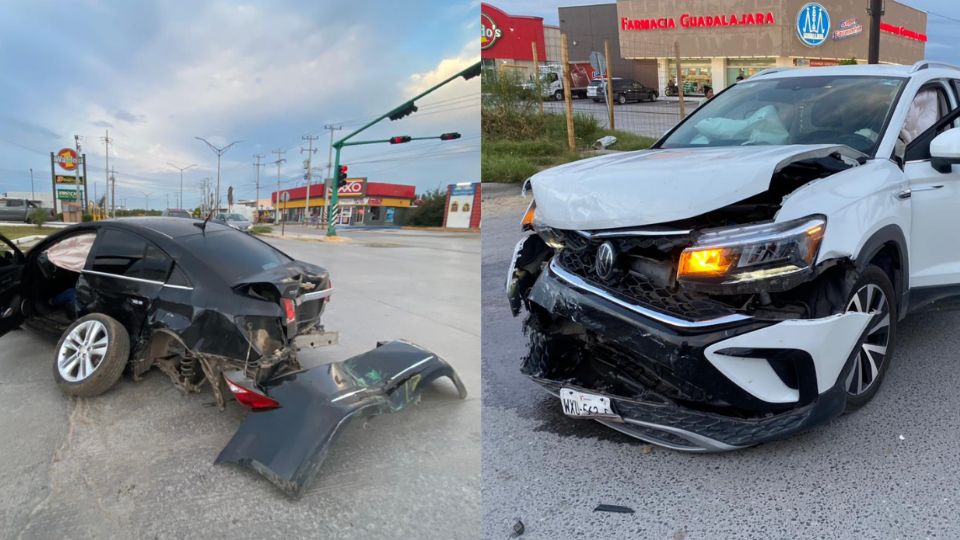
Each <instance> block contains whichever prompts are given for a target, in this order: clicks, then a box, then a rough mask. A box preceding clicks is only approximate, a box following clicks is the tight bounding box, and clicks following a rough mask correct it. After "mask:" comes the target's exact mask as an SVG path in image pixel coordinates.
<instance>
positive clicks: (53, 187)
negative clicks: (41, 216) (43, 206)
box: [50, 152, 57, 216]
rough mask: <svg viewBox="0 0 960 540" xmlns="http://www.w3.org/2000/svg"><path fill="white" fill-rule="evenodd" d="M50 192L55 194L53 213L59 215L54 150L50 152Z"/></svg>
mask: <svg viewBox="0 0 960 540" xmlns="http://www.w3.org/2000/svg"><path fill="white" fill-rule="evenodd" d="M50 185H51V188H50V192H51V193H52V194H53V195H52V196H53V215H54V216H56V215H57V171H55V170H54V168H53V152H50Z"/></svg>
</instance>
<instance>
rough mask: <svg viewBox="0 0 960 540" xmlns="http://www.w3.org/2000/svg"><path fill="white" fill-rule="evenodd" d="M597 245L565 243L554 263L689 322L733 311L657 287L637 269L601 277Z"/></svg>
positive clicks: (710, 301)
mask: <svg viewBox="0 0 960 540" xmlns="http://www.w3.org/2000/svg"><path fill="white" fill-rule="evenodd" d="M594 244H596V245H594ZM598 245H599V242H596V243H595V242H591V241H589V240H588V239H586V238H583V237H580V239H578V240H577V243H576V244H575V245H571V244H566V246H567V247H566V248H564V249H562V250H560V252H559V254H558V255H557V262H558V263H559V264H560V266H561V267H562V268H563V269H564V270H566V271H568V272H570V273H572V274H575V275H577V276H578V277H580V278H582V279H584V280H586V281H588V282H590V283H591V284H592V285H594V286H597V287H600V288H602V289H604V290H606V291H609V292H611V293H614V294H617V295H619V296H621V297H624V298H625V299H627V300H630V301H632V302H634V303H636V304H639V305H641V306H644V307H647V308H650V309H653V310H655V311H659V312H661V313H666V314H669V315H673V316H675V317H680V318H682V319H686V320H690V321H704V320H710V319H715V318H719V317H723V316H727V315H731V314H733V313H734V311H733V310H732V309H731V308H730V307H728V306H726V305H724V304H721V303H719V302H716V301H713V300H710V299H708V298H705V297H697V296H692V295H690V294H688V293H686V292H684V291H682V290H680V289H676V288H670V287H663V286H659V285H657V284H655V283H653V282H652V281H651V280H650V279H647V278H645V277H644V276H642V275H640V274H638V273H636V272H629V271H623V270H621V271H618V272H615V273H614V274H613V275H612V276H611V277H610V278H609V279H606V280H604V279H602V278H601V277H600V276H598V275H597V271H596V267H595V262H596V246H598ZM578 248H579V249H578ZM621 252H622V251H621Z"/></svg>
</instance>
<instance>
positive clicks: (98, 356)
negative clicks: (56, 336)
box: [57, 320, 110, 382]
mask: <svg viewBox="0 0 960 540" xmlns="http://www.w3.org/2000/svg"><path fill="white" fill-rule="evenodd" d="M109 343H110V339H109V337H108V336H107V328H106V327H105V326H104V325H103V323H101V322H100V321H96V320H90V321H86V322H83V323H80V324H78V325H77V326H75V327H74V328H73V330H70V333H69V334H67V337H66V339H64V340H63V345H61V346H60V350H59V351H58V352H57V371H58V372H59V373H60V377H62V378H63V380H65V381H67V382H80V381H82V380H84V379H86V378H88V377H89V376H90V375H92V374H93V372H94V371H96V370H97V368H98V367H100V364H101V363H103V359H104V357H106V355H107V346H108V345H109Z"/></svg>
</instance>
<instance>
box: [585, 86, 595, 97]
mask: <svg viewBox="0 0 960 540" xmlns="http://www.w3.org/2000/svg"><path fill="white" fill-rule="evenodd" d="M587 95H588V96H596V95H597V89H596V87H593V86H591V87H590V88H587Z"/></svg>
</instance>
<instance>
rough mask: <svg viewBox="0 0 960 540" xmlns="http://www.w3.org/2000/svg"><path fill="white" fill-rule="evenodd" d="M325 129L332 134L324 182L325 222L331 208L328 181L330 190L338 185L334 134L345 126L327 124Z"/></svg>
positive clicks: (322, 219)
mask: <svg viewBox="0 0 960 540" xmlns="http://www.w3.org/2000/svg"><path fill="white" fill-rule="evenodd" d="M323 129H326V130H327V131H329V132H330V149H329V151H328V152H327V176H326V179H325V180H324V181H323V208H324V211H323V212H320V221H325V219H324V218H326V217H327V212H326V209H327V208H330V191H329V190H328V189H327V180H329V181H330V187H329V189H333V186H335V185H337V182H336V181H334V179H333V132H334V131H340V130H341V129H343V126H335V125H333V124H326V125H324V126H323Z"/></svg>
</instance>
